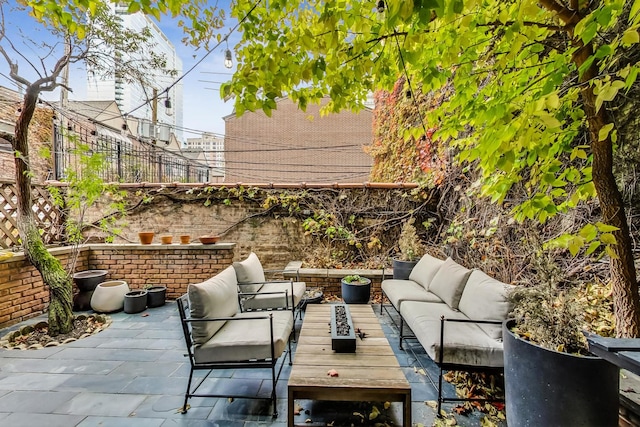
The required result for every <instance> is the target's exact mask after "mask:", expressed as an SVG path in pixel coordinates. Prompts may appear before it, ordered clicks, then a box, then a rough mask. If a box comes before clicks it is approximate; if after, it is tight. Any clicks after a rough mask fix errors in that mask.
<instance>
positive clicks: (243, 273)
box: [233, 252, 265, 292]
mask: <svg viewBox="0 0 640 427" xmlns="http://www.w3.org/2000/svg"><path fill="white" fill-rule="evenodd" d="M233 268H234V269H235V270H236V277H237V278H238V283H240V284H243V283H252V284H251V285H248V286H243V287H242V292H258V291H259V290H260V288H261V287H262V283H263V282H264V281H265V278H264V269H263V268H262V264H261V263H260V260H259V259H258V256H257V255H256V254H255V253H253V252H251V253H250V254H249V256H248V257H247V259H245V260H243V261H235V262H234V263H233Z"/></svg>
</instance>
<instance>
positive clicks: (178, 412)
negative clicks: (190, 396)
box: [176, 403, 191, 414]
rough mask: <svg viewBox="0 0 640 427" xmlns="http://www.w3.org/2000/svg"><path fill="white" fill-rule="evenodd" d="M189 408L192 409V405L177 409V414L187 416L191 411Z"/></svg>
mask: <svg viewBox="0 0 640 427" xmlns="http://www.w3.org/2000/svg"><path fill="white" fill-rule="evenodd" d="M189 408H191V405H189V404H188V403H187V404H186V405H185V406H183V407H182V408H178V409H176V414H186V413H187V411H188V410H189Z"/></svg>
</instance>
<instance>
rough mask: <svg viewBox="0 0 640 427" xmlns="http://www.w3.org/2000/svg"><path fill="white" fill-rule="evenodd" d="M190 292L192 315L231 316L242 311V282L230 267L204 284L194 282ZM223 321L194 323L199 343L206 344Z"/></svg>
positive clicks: (195, 317)
mask: <svg viewBox="0 0 640 427" xmlns="http://www.w3.org/2000/svg"><path fill="white" fill-rule="evenodd" d="M187 292H188V294H189V304H190V307H191V317H192V318H194V319H203V318H211V317H231V316H233V315H235V314H236V313H237V312H238V310H239V306H238V282H237V280H236V272H235V270H234V269H233V267H231V266H229V267H227V268H226V269H224V270H222V271H221V272H220V273H218V274H216V275H215V276H213V277H212V278H211V279H208V280H206V281H204V282H202V283H195V284H190V285H189V287H188V289H187ZM224 323H225V322H224V321H219V322H192V323H191V335H192V337H193V342H194V343H195V344H204V343H206V342H207V341H209V339H210V338H211V337H212V336H213V335H214V334H215V333H216V332H218V330H219V329H220V328H222V326H223V325H224Z"/></svg>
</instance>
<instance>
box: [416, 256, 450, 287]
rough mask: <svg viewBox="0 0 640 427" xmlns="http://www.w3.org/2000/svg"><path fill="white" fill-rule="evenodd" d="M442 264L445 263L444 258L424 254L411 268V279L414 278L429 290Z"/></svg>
mask: <svg viewBox="0 0 640 427" xmlns="http://www.w3.org/2000/svg"><path fill="white" fill-rule="evenodd" d="M442 264H444V260H442V259H439V258H435V257H432V256H431V255H429V254H424V255H423V256H422V258H420V260H419V261H418V263H417V264H416V265H415V267H413V270H411V274H409V280H413V281H414V282H416V283H418V284H419V285H421V286H422V287H423V288H425V289H426V290H427V291H428V290H429V285H430V284H431V281H432V280H433V278H434V276H435V275H436V273H437V272H438V270H439V269H440V267H441V266H442Z"/></svg>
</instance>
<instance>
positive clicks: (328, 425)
mask: <svg viewBox="0 0 640 427" xmlns="http://www.w3.org/2000/svg"><path fill="white" fill-rule="evenodd" d="M335 423H336V422H335V421H331V422H330V423H327V427H333V425H334V424H335Z"/></svg>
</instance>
